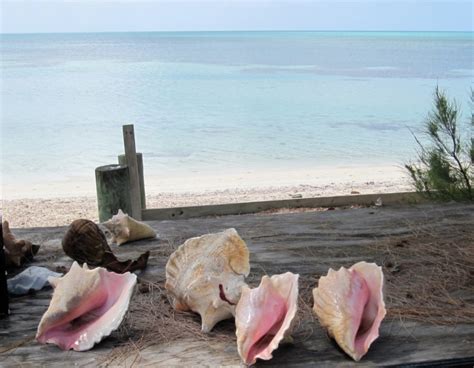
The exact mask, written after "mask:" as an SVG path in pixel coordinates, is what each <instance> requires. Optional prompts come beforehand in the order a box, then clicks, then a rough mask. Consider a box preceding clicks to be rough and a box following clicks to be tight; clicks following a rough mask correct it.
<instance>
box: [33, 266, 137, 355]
mask: <svg viewBox="0 0 474 368" xmlns="http://www.w3.org/2000/svg"><path fill="white" fill-rule="evenodd" d="M49 282H50V284H51V285H52V286H53V287H54V293H53V297H52V299H51V302H50V304H49V308H48V310H47V311H46V312H45V313H44V315H43V317H42V318H41V321H40V323H39V326H38V331H37V334H36V339H37V340H38V341H39V342H40V343H44V344H45V343H51V344H56V345H57V346H59V347H60V348H61V349H63V350H69V349H74V350H76V351H85V350H89V349H91V348H92V347H93V346H94V344H96V343H98V342H99V341H101V340H102V339H103V338H104V337H106V336H108V335H110V333H111V332H112V331H114V330H115V329H117V328H118V327H119V325H120V323H121V322H122V319H123V318H124V316H125V313H126V312H127V309H128V305H129V302H130V298H131V296H132V292H133V289H134V287H135V284H136V282H137V277H136V276H135V275H134V274H132V273H129V272H127V273H125V274H117V273H114V272H108V271H107V270H106V269H105V268H100V267H99V268H95V269H93V270H89V269H88V268H87V265H86V264H84V267H83V268H81V266H79V265H78V264H77V263H76V262H74V263H73V264H72V266H71V269H70V270H69V272H68V273H67V274H66V275H65V276H63V277H61V278H55V277H54V278H53V277H51V278H50V279H49Z"/></svg>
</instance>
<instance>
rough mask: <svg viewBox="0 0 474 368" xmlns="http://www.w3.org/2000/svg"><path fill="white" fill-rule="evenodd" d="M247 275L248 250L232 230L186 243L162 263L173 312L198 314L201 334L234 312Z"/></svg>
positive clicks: (248, 269)
mask: <svg viewBox="0 0 474 368" xmlns="http://www.w3.org/2000/svg"><path fill="white" fill-rule="evenodd" d="M249 272H250V264H249V251H248V249H247V246H246V244H245V242H244V241H243V240H242V238H241V237H240V236H239V234H238V233H237V231H236V230H235V229H227V230H225V231H223V232H221V233H216V234H207V235H203V236H200V237H196V238H191V239H188V240H186V242H185V243H184V244H182V245H181V246H180V247H179V248H178V249H177V250H176V251H175V252H174V253H173V254H172V255H171V256H170V258H169V260H168V262H167V263H166V284H165V287H166V289H167V290H168V291H169V292H170V294H171V299H172V303H173V307H174V308H175V309H177V310H181V311H187V310H191V311H193V312H196V313H199V314H200V315H201V321H202V331H203V332H209V331H210V330H211V329H212V328H213V327H214V325H215V324H216V323H217V322H219V321H222V320H224V319H227V318H231V317H232V316H233V315H234V312H235V304H237V302H238V300H239V298H240V289H241V287H242V285H245V283H244V279H245V276H247V275H248V274H249Z"/></svg>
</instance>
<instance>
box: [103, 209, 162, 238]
mask: <svg viewBox="0 0 474 368" xmlns="http://www.w3.org/2000/svg"><path fill="white" fill-rule="evenodd" d="M103 225H104V226H105V227H106V228H107V229H108V230H109V231H110V232H111V233H112V243H116V244H117V245H122V244H124V243H128V242H132V241H135V240H140V239H148V238H154V237H156V232H155V230H153V229H152V228H151V226H149V225H147V224H145V223H144V222H140V221H137V220H135V219H134V218H133V217H130V216H129V215H127V214H126V213H123V212H122V210H119V211H118V213H117V214H116V215H114V216H113V217H112V218H111V219H110V220H109V221H106V222H104V223H103Z"/></svg>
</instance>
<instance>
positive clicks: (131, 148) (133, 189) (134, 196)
mask: <svg viewBox="0 0 474 368" xmlns="http://www.w3.org/2000/svg"><path fill="white" fill-rule="evenodd" d="M122 128H123V129H122V130H123V145H124V150H125V159H126V161H127V166H128V170H129V176H130V200H131V204H132V213H131V216H132V217H133V218H134V219H137V220H141V219H142V202H141V197H140V176H139V172H138V162H137V151H136V148H135V132H134V128H133V125H132V124H130V125H124V126H123V127H122Z"/></svg>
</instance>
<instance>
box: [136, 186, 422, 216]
mask: <svg viewBox="0 0 474 368" xmlns="http://www.w3.org/2000/svg"><path fill="white" fill-rule="evenodd" d="M379 199H381V200H382V202H383V203H385V204H415V203H423V202H426V200H425V199H424V198H423V197H422V196H420V195H419V194H418V193H414V192H400V193H383V194H358V195H345V196H333V197H319V198H317V197H316V198H300V199H279V200H273V201H260V202H242V203H226V204H213V205H205V206H189V207H174V208H149V209H144V210H143V211H142V219H143V220H146V221H161V220H181V219H189V218H194V217H203V216H227V215H243V214H251V213H258V212H262V211H270V210H277V209H282V208H317V207H341V206H353V205H362V206H370V205H373V204H374V203H375V202H376V201H377V200H379Z"/></svg>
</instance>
